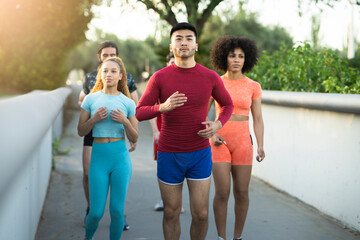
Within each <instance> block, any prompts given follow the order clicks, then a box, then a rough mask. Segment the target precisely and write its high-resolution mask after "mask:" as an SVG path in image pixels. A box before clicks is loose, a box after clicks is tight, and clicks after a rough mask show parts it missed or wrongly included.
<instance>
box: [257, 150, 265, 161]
mask: <svg viewBox="0 0 360 240" xmlns="http://www.w3.org/2000/svg"><path fill="white" fill-rule="evenodd" d="M264 158H265V152H264V149H263V148H262V147H258V149H257V156H256V160H257V161H258V162H261V161H262V160H264Z"/></svg>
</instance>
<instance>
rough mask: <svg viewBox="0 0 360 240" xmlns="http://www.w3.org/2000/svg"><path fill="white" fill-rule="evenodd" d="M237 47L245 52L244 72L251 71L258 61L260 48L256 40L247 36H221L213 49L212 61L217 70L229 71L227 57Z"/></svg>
mask: <svg viewBox="0 0 360 240" xmlns="http://www.w3.org/2000/svg"><path fill="white" fill-rule="evenodd" d="M235 48H241V49H242V50H243V51H244V53H245V62H244V66H243V68H242V72H243V73H246V72H250V71H251V69H252V68H253V67H254V66H255V65H256V63H257V57H258V50H257V47H256V43H255V41H254V40H252V39H250V38H247V37H234V36H224V37H221V38H219V39H218V40H217V41H216V43H215V44H214V46H213V47H212V49H211V55H210V58H211V63H212V65H213V66H214V68H215V69H216V70H220V71H224V72H226V71H227V67H228V66H227V65H228V64H227V57H228V55H229V53H230V52H231V51H233V50H235Z"/></svg>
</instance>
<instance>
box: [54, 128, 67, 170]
mask: <svg viewBox="0 0 360 240" xmlns="http://www.w3.org/2000/svg"><path fill="white" fill-rule="evenodd" d="M66 134H67V133H66V132H65V133H64V134H63V136H62V137H64V136H65V135H66ZM60 145H61V139H59V138H56V137H55V138H54V139H53V142H52V164H51V165H52V169H55V156H57V155H67V154H69V153H70V151H71V150H72V147H69V148H68V149H66V150H60Z"/></svg>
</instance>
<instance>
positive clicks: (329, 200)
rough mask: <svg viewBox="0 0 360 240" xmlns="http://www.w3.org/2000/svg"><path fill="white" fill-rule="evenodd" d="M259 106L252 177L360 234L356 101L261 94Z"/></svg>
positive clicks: (359, 110) (359, 106)
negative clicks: (261, 153) (259, 139)
mask: <svg viewBox="0 0 360 240" xmlns="http://www.w3.org/2000/svg"><path fill="white" fill-rule="evenodd" d="M262 103H263V104H262V110H263V116H264V123H265V144H264V148H265V152H266V159H265V160H264V161H263V162H262V163H260V164H259V163H257V162H254V167H253V174H254V175H255V176H257V177H259V178H261V179H263V180H264V181H266V182H268V183H269V184H271V185H273V186H274V187H275V188H277V189H279V190H281V191H284V192H286V193H288V194H290V195H292V196H294V197H296V198H298V199H300V200H301V201H303V202H305V203H307V204H309V205H311V206H313V207H314V208H316V209H318V210H320V211H321V212H323V213H325V214H326V215H328V216H331V217H333V218H335V219H337V220H338V221H339V222H340V223H342V224H343V225H345V226H347V227H349V228H352V229H356V230H358V231H359V230H360V207H359V206H360V95H348V94H320V93H299V92H279V91H264V92H263V100H262ZM250 122H252V121H250ZM251 129H252V126H251ZM252 135H253V133H252ZM254 145H256V141H254ZM255 149H256V146H254V150H255ZM255 154H256V150H255V151H254V155H255Z"/></svg>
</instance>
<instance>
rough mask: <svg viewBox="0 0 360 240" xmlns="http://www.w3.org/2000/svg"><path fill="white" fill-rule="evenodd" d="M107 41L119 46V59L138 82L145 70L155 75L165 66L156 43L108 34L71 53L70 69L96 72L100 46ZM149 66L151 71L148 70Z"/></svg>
mask: <svg viewBox="0 0 360 240" xmlns="http://www.w3.org/2000/svg"><path fill="white" fill-rule="evenodd" d="M105 40H110V41H112V42H114V43H115V44H116V45H117V46H118V49H119V57H120V58H121V59H122V60H123V61H124V64H125V67H126V71H128V72H129V73H131V74H132V75H133V77H134V79H135V80H136V81H139V80H140V79H141V74H142V73H143V72H144V71H145V70H149V71H150V73H153V72H154V71H156V70H158V69H159V68H160V67H161V66H163V65H162V64H161V63H159V61H158V56H157V55H156V53H155V50H154V49H156V47H154V44H155V42H153V41H151V40H146V41H140V40H135V39H127V40H120V39H119V38H118V37H117V36H116V35H114V34H108V33H107V34H99V36H98V40H96V41H86V42H83V43H82V44H80V45H79V46H78V47H77V48H76V49H74V50H73V51H71V52H70V54H69V56H68V58H67V65H68V69H69V70H71V69H83V70H84V71H85V72H91V71H94V70H95V69H96V68H97V66H98V64H99V62H98V59H97V48H98V45H99V44H100V43H101V42H103V41H105ZM164 61H165V60H164ZM148 66H150V69H147V68H148Z"/></svg>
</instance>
